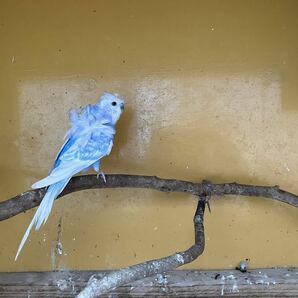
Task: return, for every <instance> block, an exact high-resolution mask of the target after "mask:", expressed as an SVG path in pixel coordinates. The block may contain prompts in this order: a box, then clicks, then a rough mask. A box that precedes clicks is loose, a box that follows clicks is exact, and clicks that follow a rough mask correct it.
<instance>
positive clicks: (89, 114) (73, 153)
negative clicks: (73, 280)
mask: <svg viewBox="0 0 298 298" xmlns="http://www.w3.org/2000/svg"><path fill="white" fill-rule="evenodd" d="M123 110H124V102H123V100H122V99H120V98H119V97H117V96H116V95H113V94H110V93H107V92H105V93H104V94H103V95H102V96H101V98H100V100H99V101H98V102H97V103H96V104H94V105H91V104H90V105H87V106H86V107H84V108H81V109H79V110H71V111H70V113H69V116H70V117H69V118H70V123H71V128H70V129H69V131H68V132H67V134H66V136H65V139H66V140H65V143H64V144H63V146H62V148H61V149H60V152H59V153H58V155H57V157H56V160H55V162H54V166H53V168H52V170H51V171H50V173H49V175H48V176H47V177H46V178H44V179H42V180H40V181H38V182H36V183H34V184H33V185H32V188H34V189H35V188H41V187H47V192H46V194H45V196H44V197H43V199H42V201H41V204H40V205H39V207H38V209H37V211H36V213H35V215H34V217H33V219H32V221H31V223H30V225H29V227H28V228H27V230H26V232H25V235H24V236H23V239H22V241H21V243H20V246H19V248H18V251H17V254H16V258H15V259H17V257H18V255H19V253H20V251H21V250H22V248H23V246H24V244H25V242H26V240H27V238H28V236H29V233H30V230H31V228H32V226H33V225H35V229H36V230H38V229H39V228H40V227H41V225H42V224H44V223H45V222H46V220H47V219H48V217H49V215H50V213H51V209H52V206H53V203H54V200H55V199H56V198H57V196H58V195H59V194H60V193H61V192H62V191H63V189H64V188H65V186H66V185H67V183H68V182H69V180H70V178H71V177H72V176H73V175H75V174H77V173H79V172H81V171H86V170H89V169H92V168H93V169H94V170H95V171H96V172H97V173H98V174H100V175H101V176H102V177H103V179H104V181H105V176H104V174H103V172H101V170H100V160H101V159H102V158H103V157H104V156H107V155H109V154H110V152H111V149H112V147H113V139H114V135H115V133H116V131H115V125H116V123H117V121H118V119H119V117H120V115H121V113H122V112H123Z"/></svg>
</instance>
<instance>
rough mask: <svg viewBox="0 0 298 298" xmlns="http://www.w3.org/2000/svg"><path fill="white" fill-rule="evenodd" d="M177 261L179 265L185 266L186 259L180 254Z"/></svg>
mask: <svg viewBox="0 0 298 298" xmlns="http://www.w3.org/2000/svg"><path fill="white" fill-rule="evenodd" d="M176 260H177V261H178V262H179V264H184V258H183V257H182V256H181V255H180V254H176Z"/></svg>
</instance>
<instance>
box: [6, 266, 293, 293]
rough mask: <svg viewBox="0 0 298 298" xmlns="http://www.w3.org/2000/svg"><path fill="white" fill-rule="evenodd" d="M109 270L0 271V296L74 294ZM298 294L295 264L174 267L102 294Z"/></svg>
mask: <svg viewBox="0 0 298 298" xmlns="http://www.w3.org/2000/svg"><path fill="white" fill-rule="evenodd" d="M107 272H109V271H58V272H11V273H5V272H3V273H0V297H16V298H17V297H74V296H75V295H76V294H77V293H78V292H79V291H80V290H81V289H82V287H84V286H85V285H86V282H87V281H88V279H89V277H90V276H91V275H92V274H100V275H104V274H106V273H107ZM140 296H149V297H162V296H163V297H164V296H167V297H172V296H175V297H218V296H228V297H231V296H235V297H274V296H275V297H298V268H292V269H283V268H277V269H257V270H249V271H248V272H246V273H242V272H240V271H238V270H216V271H214V270H212V271H209V270H205V271H198V270H177V271H171V272H168V273H166V274H164V275H157V276H154V277H151V278H146V279H143V280H140V281H137V282H134V283H132V284H129V285H126V286H122V287H120V288H118V289H115V290H114V291H113V292H111V293H110V294H109V295H106V297H140Z"/></svg>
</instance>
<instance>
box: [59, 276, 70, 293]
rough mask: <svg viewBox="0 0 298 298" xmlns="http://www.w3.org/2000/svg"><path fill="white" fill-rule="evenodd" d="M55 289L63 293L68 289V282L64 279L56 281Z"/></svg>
mask: <svg viewBox="0 0 298 298" xmlns="http://www.w3.org/2000/svg"><path fill="white" fill-rule="evenodd" d="M57 287H58V288H59V290H60V291H65V290H66V289H67V288H68V282H67V281H66V280H65V279H59V280H58V281H57Z"/></svg>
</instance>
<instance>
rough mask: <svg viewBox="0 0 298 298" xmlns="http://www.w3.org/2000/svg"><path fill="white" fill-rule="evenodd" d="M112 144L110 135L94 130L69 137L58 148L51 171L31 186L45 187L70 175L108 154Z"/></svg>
mask: <svg viewBox="0 0 298 298" xmlns="http://www.w3.org/2000/svg"><path fill="white" fill-rule="evenodd" d="M112 146H113V138H112V137H111V136H107V135H105V134H98V133H97V132H94V131H93V132H92V131H88V135H87V136H86V135H85V136H84V137H79V138H74V137H71V138H69V139H68V140H67V141H66V142H65V144H64V146H63V147H62V149H61V150H60V153H59V154H58V156H57V159H56V161H55V165H54V168H53V170H52V171H51V173H50V174H49V175H48V176H47V177H46V178H44V179H42V180H40V181H38V182H36V183H34V184H33V185H32V188H41V187H45V186H48V185H51V184H53V183H56V182H58V181H61V180H63V179H66V178H69V177H72V176H73V175H75V174H77V173H79V172H81V171H82V170H84V169H86V168H88V167H90V166H91V165H92V164H93V163H95V162H96V161H98V160H99V159H101V158H102V157H104V156H106V155H108V154H109V153H110V151H111V148H112Z"/></svg>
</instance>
